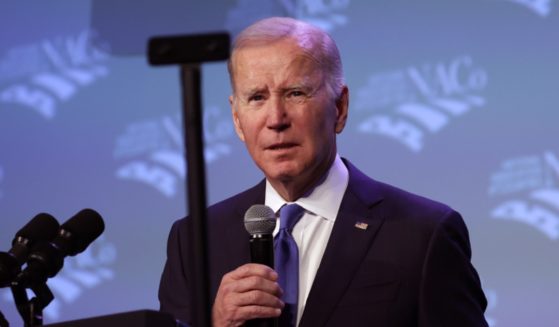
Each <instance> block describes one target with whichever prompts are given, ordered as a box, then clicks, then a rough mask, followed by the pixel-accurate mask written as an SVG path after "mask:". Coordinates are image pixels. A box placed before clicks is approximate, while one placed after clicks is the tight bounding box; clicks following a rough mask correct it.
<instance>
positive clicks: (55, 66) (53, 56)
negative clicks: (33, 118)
mask: <svg viewBox="0 0 559 327" xmlns="http://www.w3.org/2000/svg"><path fill="white" fill-rule="evenodd" d="M94 36H95V34H94V33H93V32H92V31H83V32H82V33H80V34H79V35H77V36H75V37H60V38H55V39H53V40H44V41H41V42H38V43H36V44H31V45H28V46H22V47H17V48H12V49H10V50H8V52H7V53H6V54H5V55H4V57H3V58H0V103H2V102H3V103H11V104H19V105H22V106H24V107H28V108H30V109H32V110H34V111H35V112H37V113H38V114H40V115H41V116H42V117H44V118H45V119H52V118H54V116H55V115H56V112H57V108H58V106H59V105H60V103H62V102H65V101H68V100H69V99H70V98H72V97H73V96H75V95H76V93H77V91H78V90H79V88H80V87H85V86H88V85H90V84H92V83H93V82H95V81H96V80H97V79H98V78H100V77H104V76H107V75H108V68H107V67H106V66H105V65H104V64H103V62H104V61H106V59H107V58H108V57H109V55H108V51H106V49H104V48H106V46H94V45H93V40H94V39H95V37H94ZM21 79H24V81H21Z"/></svg>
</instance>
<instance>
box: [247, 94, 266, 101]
mask: <svg viewBox="0 0 559 327" xmlns="http://www.w3.org/2000/svg"><path fill="white" fill-rule="evenodd" d="M262 100H264V96H263V95H262V94H253V95H251V96H249V97H248V102H253V101H262Z"/></svg>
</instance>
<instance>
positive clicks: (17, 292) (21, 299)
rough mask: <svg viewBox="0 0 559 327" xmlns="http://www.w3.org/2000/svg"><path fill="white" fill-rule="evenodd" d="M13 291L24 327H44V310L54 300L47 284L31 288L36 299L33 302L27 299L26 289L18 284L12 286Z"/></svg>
mask: <svg viewBox="0 0 559 327" xmlns="http://www.w3.org/2000/svg"><path fill="white" fill-rule="evenodd" d="M11 289H12V295H13V296H14V300H15V302H16V307H17V311H18V312H19V315H20V316H21V318H22V319H23V324H24V326H25V327H31V326H42V325H43V309H44V308H45V307H46V306H47V305H48V304H49V303H50V302H51V301H52V300H53V299H54V295H53V294H52V292H51V290H50V289H49V288H48V286H47V284H46V282H45V283H41V284H38V285H33V286H32V287H31V290H32V291H33V293H35V297H33V298H32V299H31V300H29V298H28V297H27V292H26V291H25V287H23V286H22V285H20V284H18V283H17V282H16V283H13V284H12V286H11Z"/></svg>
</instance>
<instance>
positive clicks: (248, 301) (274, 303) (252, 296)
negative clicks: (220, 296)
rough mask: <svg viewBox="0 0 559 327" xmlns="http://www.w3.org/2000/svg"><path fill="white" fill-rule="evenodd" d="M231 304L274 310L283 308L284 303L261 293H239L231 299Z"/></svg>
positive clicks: (268, 294) (270, 295) (275, 297)
mask: <svg viewBox="0 0 559 327" xmlns="http://www.w3.org/2000/svg"><path fill="white" fill-rule="evenodd" d="M231 304H232V305H235V306H239V307H244V306H261V307H269V308H276V309H282V308H283V307H284V303H283V301H282V300H280V298H278V297H277V296H275V295H272V294H270V293H266V292H262V291H250V292H245V293H239V294H237V295H236V296H234V297H231Z"/></svg>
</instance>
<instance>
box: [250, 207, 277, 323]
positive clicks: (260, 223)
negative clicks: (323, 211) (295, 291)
mask: <svg viewBox="0 0 559 327" xmlns="http://www.w3.org/2000/svg"><path fill="white" fill-rule="evenodd" d="M276 221H277V216H276V213H275V212H274V210H272V208H270V207H268V206H266V205H263V204H255V205H253V206H252V207H250V208H249V209H248V210H247V211H246V212H245V228H246V230H247V232H248V233H249V234H250V241H249V242H250V261H251V262H253V263H260V264H263V265H266V266H268V267H271V268H272V269H273V268H274V235H273V233H274V229H275V228H276ZM277 324H278V320H277V318H266V319H253V320H250V321H247V326H250V327H275V326H277Z"/></svg>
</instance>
